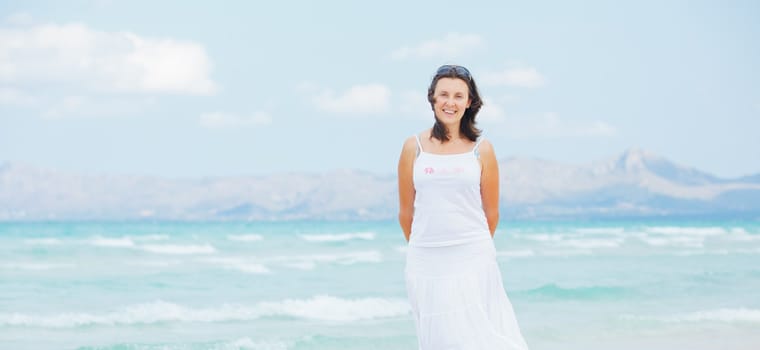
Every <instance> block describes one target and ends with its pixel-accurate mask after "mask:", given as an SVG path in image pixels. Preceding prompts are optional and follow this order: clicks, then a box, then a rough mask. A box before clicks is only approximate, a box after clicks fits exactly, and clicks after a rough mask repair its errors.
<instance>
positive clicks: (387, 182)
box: [0, 150, 760, 221]
mask: <svg viewBox="0 0 760 350" xmlns="http://www.w3.org/2000/svg"><path fill="white" fill-rule="evenodd" d="M500 165H501V171H500V176H501V190H502V193H501V196H502V206H503V208H502V211H503V216H504V217H506V218H538V219H552V218H560V219H564V218H600V217H603V218H614V217H652V216H657V217H670V216H703V215H704V216H713V215H718V216H727V215H728V216H737V215H738V216H743V217H747V216H749V217H754V218H760V174H757V175H751V176H746V177H742V178H738V179H722V178H718V177H715V176H713V175H711V174H708V173H705V172H702V171H699V170H696V169H693V168H690V167H686V166H682V165H679V164H676V163H674V162H671V161H669V160H667V159H664V158H662V157H659V156H657V155H654V154H651V153H647V152H645V151H641V150H629V151H626V152H624V153H623V154H622V155H620V156H618V157H614V158H610V159H605V160H600V161H597V162H593V163H590V164H583V165H572V164H563V163H557V162H551V161H546V160H539V159H530V158H509V159H503V160H501V161H500ZM397 203H398V202H397V194H396V177H395V174H388V175H378V174H372V173H368V172H364V171H358V170H336V171H332V172H327V173H324V174H316V175H315V174H304V173H283V174H272V175H268V176H238V177H219V178H200V179H179V180H177V179H165V178H160V177H150V176H113V175H107V176H106V175H98V176H93V175H80V174H73V173H68V172H61V171H57V170H54V169H45V168H38V167H34V166H31V165H26V164H20V163H5V164H3V165H0V220H3V221H8V220H135V219H158V220H288V219H317V220H382V219H394V218H395V217H396V213H397V206H398V204H397Z"/></svg>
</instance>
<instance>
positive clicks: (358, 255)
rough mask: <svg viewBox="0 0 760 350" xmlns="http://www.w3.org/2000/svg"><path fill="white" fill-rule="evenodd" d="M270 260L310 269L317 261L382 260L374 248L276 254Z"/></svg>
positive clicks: (345, 262)
mask: <svg viewBox="0 0 760 350" xmlns="http://www.w3.org/2000/svg"><path fill="white" fill-rule="evenodd" d="M270 260H271V261H277V262H282V263H283V265H286V266H291V267H296V268H300V269H304V270H311V269H313V268H314V267H316V264H317V263H333V264H339V265H353V264H357V263H379V262H382V261H383V254H382V253H380V252H378V251H376V250H369V251H359V252H349V253H342V254H313V255H296V256H277V257H274V258H271V259H270Z"/></svg>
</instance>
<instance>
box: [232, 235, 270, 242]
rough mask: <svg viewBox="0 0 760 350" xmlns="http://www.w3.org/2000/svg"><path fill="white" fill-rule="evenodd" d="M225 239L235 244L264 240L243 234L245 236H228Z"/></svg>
mask: <svg viewBox="0 0 760 350" xmlns="http://www.w3.org/2000/svg"><path fill="white" fill-rule="evenodd" d="M227 239H228V240H230V241H237V242H257V241H261V240H263V239H264V236H262V235H257V234H245V235H228V236H227Z"/></svg>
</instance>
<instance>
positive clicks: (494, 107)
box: [477, 97, 507, 122]
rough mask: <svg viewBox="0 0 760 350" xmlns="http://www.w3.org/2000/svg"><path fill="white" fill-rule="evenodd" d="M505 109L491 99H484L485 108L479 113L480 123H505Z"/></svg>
mask: <svg viewBox="0 0 760 350" xmlns="http://www.w3.org/2000/svg"><path fill="white" fill-rule="evenodd" d="M506 115H507V114H506V112H504V108H503V107H502V106H501V105H499V104H498V103H496V102H495V101H494V100H492V99H490V98H486V97H483V107H481V108H480V112H478V117H477V120H478V121H484V122H503V121H504V120H505V118H506Z"/></svg>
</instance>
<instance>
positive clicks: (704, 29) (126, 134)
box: [0, 0, 760, 178]
mask: <svg viewBox="0 0 760 350" xmlns="http://www.w3.org/2000/svg"><path fill="white" fill-rule="evenodd" d="M758 43H760V2H757V1H579V2H568V1H533V2H526V1H492V2H490V1H489V2H478V1H435V2H426V3H423V2H414V1H395V0H392V1H382V2H361V1H261V2H253V1H224V2H213V3H212V2H206V1H81V0H80V1H77V0H73V1H65V2H63V1H34V0H32V1H23V2H22V1H8V0H0V163H2V162H18V163H24V164H29V165H33V166H38V167H43V168H52V169H58V170H61V171H67V172H75V173H82V174H130V175H151V176H162V177H173V178H186V177H193V178H197V177H216V176H241V175H270V174H278V173H291V172H308V173H324V172H329V171H334V170H341V169H357V170H363V171H369V172H373V173H377V174H383V175H391V174H395V171H396V166H397V162H398V156H399V154H400V151H401V146H402V144H403V142H404V140H405V139H406V138H407V137H409V136H410V135H413V134H415V133H418V132H420V131H422V130H424V129H426V128H429V127H430V126H431V125H432V123H433V114H432V111H431V110H430V106H429V104H428V102H427V100H426V91H427V87H428V85H429V83H430V80H431V78H432V76H433V74H434V72H435V70H436V68H437V67H438V66H440V65H442V64H460V65H464V66H466V67H468V68H469V69H470V71H471V72H472V74H473V76H474V78H475V81H476V82H477V84H478V87H479V89H480V93H481V95H482V96H483V97H484V101H485V106H484V107H483V109H482V110H481V113H480V114H479V115H478V119H477V120H478V126H479V127H481V128H482V129H483V135H484V136H485V137H486V138H487V139H489V140H490V141H491V142H492V143H493V145H494V147H495V150H496V154H497V156H498V157H499V159H507V158H509V157H530V158H539V159H545V160H550V161H557V162H563V163H570V164H585V163H589V162H592V161H597V160H602V159H607V158H610V157H617V156H619V155H620V154H622V153H623V152H625V151H626V150H629V149H640V150H644V151H646V152H650V153H653V154H655V155H658V156H662V157H665V158H667V159H669V160H671V161H674V162H676V163H678V164H682V165H685V166H689V167H694V168H696V169H699V170H702V171H706V172H708V173H711V174H714V175H717V176H720V177H729V178H732V177H738V176H743V175H750V174H757V173H760V69H759V68H760V64H759V63H758V62H760V44H758Z"/></svg>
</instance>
